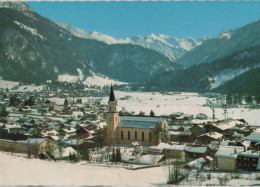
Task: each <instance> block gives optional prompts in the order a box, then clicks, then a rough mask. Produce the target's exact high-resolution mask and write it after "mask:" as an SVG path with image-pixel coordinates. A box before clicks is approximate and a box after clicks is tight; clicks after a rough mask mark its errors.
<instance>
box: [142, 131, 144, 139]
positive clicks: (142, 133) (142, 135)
mask: <svg viewBox="0 0 260 187" xmlns="http://www.w3.org/2000/svg"><path fill="white" fill-rule="evenodd" d="M142 141H144V132H142Z"/></svg>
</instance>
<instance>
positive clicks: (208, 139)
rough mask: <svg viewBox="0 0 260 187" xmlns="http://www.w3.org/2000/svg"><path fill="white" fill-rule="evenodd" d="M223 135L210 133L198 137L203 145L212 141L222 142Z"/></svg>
mask: <svg viewBox="0 0 260 187" xmlns="http://www.w3.org/2000/svg"><path fill="white" fill-rule="evenodd" d="M222 137H223V135H222V134H220V133H218V132H208V133H206V134H202V135H200V136H198V137H197V140H198V141H199V142H201V143H206V144H209V143H210V142H211V141H220V140H222Z"/></svg>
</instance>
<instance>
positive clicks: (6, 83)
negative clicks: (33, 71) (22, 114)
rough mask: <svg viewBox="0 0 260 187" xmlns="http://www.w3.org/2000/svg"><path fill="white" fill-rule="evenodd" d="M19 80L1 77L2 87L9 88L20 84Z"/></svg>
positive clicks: (0, 85) (0, 83)
mask: <svg viewBox="0 0 260 187" xmlns="http://www.w3.org/2000/svg"><path fill="white" fill-rule="evenodd" d="M18 85H19V82H14V81H6V80H2V79H0V88H3V89H6V88H8V89H9V90H10V89H11V88H13V87H15V86H18Z"/></svg>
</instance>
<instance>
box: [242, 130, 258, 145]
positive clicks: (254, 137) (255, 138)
mask: <svg viewBox="0 0 260 187" xmlns="http://www.w3.org/2000/svg"><path fill="white" fill-rule="evenodd" d="M245 139H246V140H251V141H252V142H260V132H258V131H256V132H252V133H251V134H250V135H249V136H247V137H245Z"/></svg>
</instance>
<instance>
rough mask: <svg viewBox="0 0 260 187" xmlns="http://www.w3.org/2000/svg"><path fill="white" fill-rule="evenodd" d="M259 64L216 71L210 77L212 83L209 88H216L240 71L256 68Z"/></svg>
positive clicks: (239, 73) (240, 72)
mask: <svg viewBox="0 0 260 187" xmlns="http://www.w3.org/2000/svg"><path fill="white" fill-rule="evenodd" d="M259 66H260V63H259V64H255V65H254V66H253V67H240V68H238V69H225V70H224V71H222V72H220V73H218V74H217V75H216V76H215V77H213V78H210V81H212V82H213V83H212V84H211V88H210V89H214V88H217V87H219V86H221V85H223V84H225V82H227V81H229V80H232V79H234V78H235V77H237V76H239V75H241V74H242V73H245V72H247V71H249V70H251V69H253V68H257V67H259Z"/></svg>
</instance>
